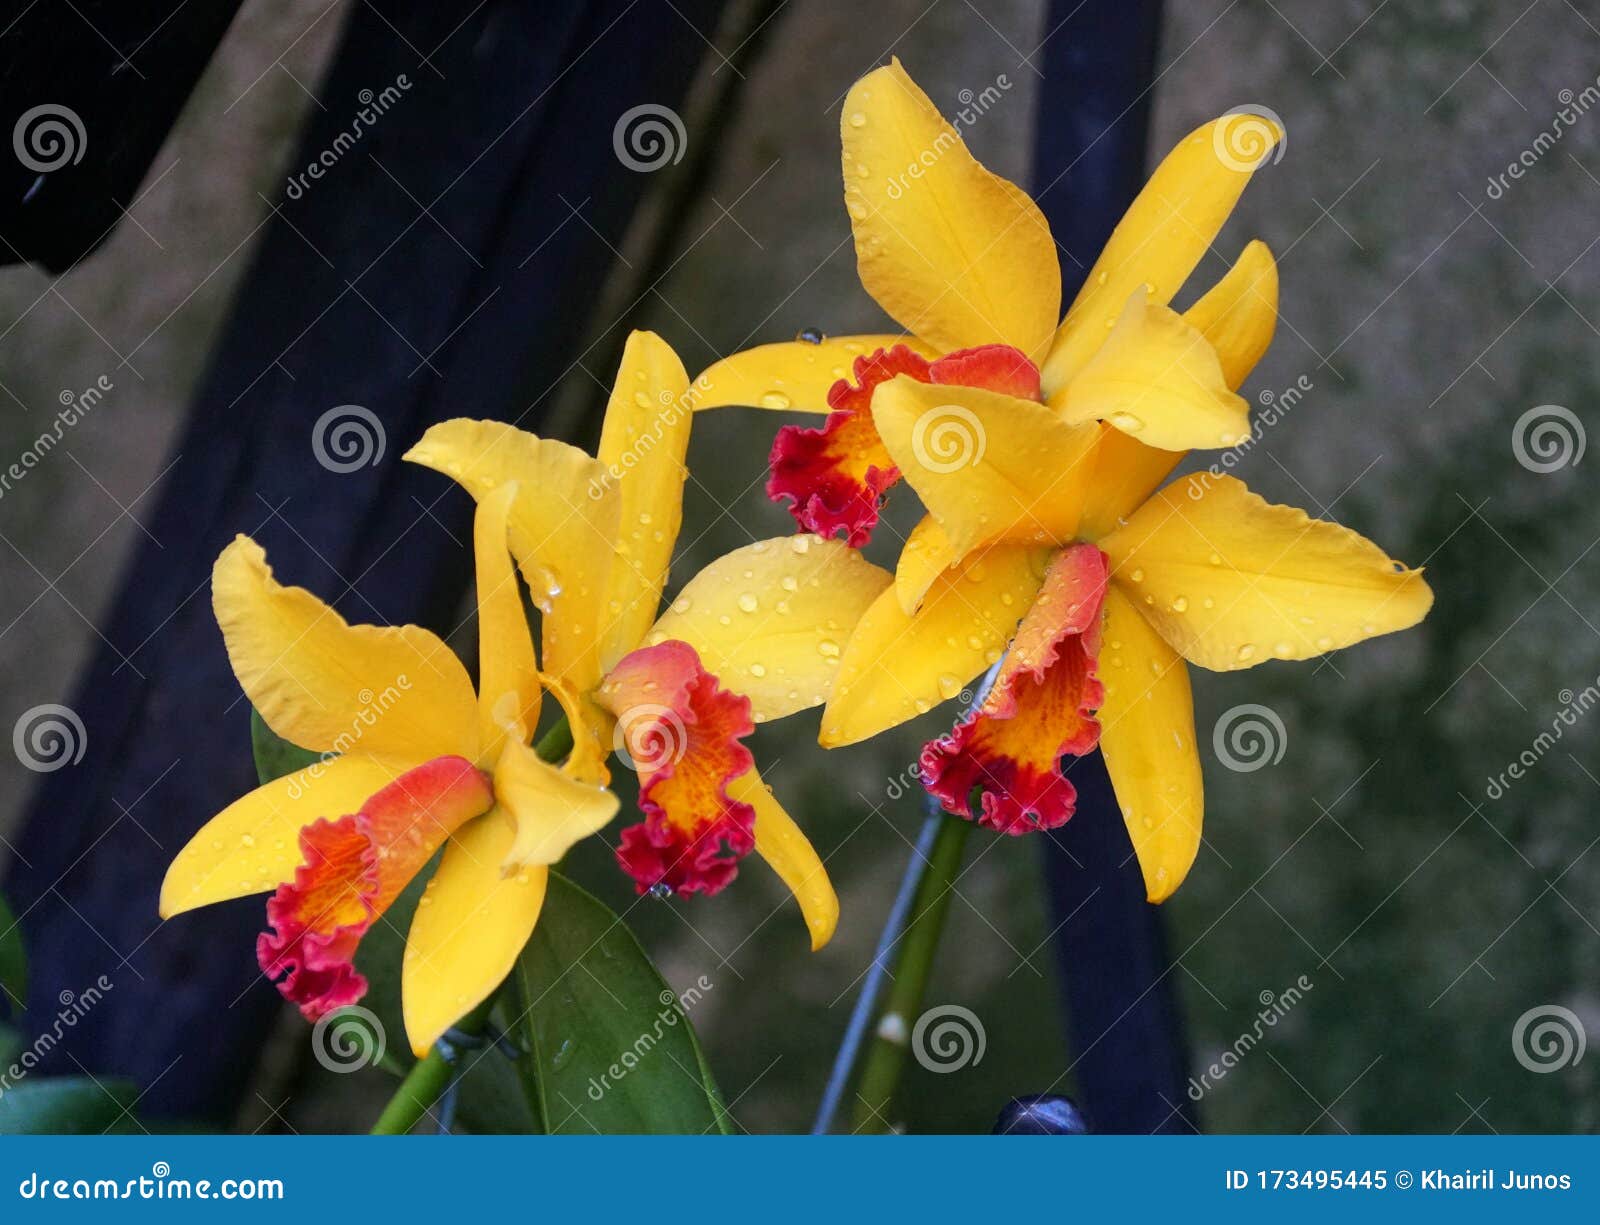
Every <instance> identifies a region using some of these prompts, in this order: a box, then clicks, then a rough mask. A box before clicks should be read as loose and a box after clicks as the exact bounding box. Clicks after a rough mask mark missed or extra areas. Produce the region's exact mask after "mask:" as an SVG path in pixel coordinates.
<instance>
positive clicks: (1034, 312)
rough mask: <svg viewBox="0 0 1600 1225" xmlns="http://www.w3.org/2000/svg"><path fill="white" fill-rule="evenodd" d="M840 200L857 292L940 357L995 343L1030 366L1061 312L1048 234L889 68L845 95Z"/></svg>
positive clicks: (902, 75) (901, 72)
mask: <svg viewBox="0 0 1600 1225" xmlns="http://www.w3.org/2000/svg"><path fill="white" fill-rule="evenodd" d="M839 130H840V134H841V137H842V140H843V147H844V159H843V160H844V201H845V208H846V209H847V210H848V211H849V213H850V228H851V229H852V230H853V231H854V233H855V245H856V263H857V266H858V268H859V270H860V274H861V284H862V285H863V286H864V287H865V288H866V291H867V292H868V293H869V294H871V295H872V296H873V298H875V299H876V300H877V302H878V305H880V306H882V307H883V309H884V310H886V311H888V312H889V314H890V315H891V316H892V317H893V318H894V319H895V320H896V321H897V322H898V323H899V324H900V325H901V326H902V327H904V328H906V329H907V330H908V331H910V332H913V333H915V334H916V335H918V336H920V337H921V338H922V339H923V340H925V341H928V342H929V343H930V344H933V345H935V346H937V347H938V348H939V349H940V350H942V351H944V352H949V351H950V350H952V349H964V348H969V347H971V346H973V345H981V344H990V343H1002V344H1008V345H1011V346H1012V347H1014V348H1017V349H1021V350H1022V351H1023V352H1024V353H1026V354H1027V355H1028V357H1029V358H1030V359H1032V360H1033V361H1034V362H1035V363H1037V362H1039V361H1040V360H1041V359H1042V358H1043V356H1044V353H1045V350H1046V348H1047V347H1048V345H1049V344H1050V339H1051V336H1052V334H1053V333H1054V331H1055V327H1056V321H1057V320H1058V319H1059V317H1060V313H1061V267H1060V264H1059V262H1058V261H1057V258H1056V248H1055V241H1054V240H1053V239H1052V238H1051V237H1050V226H1049V223H1048V222H1046V221H1045V218H1044V214H1043V213H1041V212H1040V211H1039V208H1038V206H1037V205H1035V204H1034V202H1033V201H1032V200H1031V199H1029V198H1028V195H1027V193H1026V192H1024V191H1023V190H1022V189H1021V188H1020V187H1018V186H1016V184H1014V183H1009V182H1007V181H1006V180H1005V179H1002V178H1001V177H1000V176H999V175H996V174H992V173H990V172H989V171H988V170H985V169H984V168H983V166H981V165H980V164H979V163H978V161H977V159H975V158H974V157H973V156H972V154H971V153H969V152H968V151H967V147H966V145H965V144H963V143H962V140H961V137H960V136H959V135H957V134H956V131H955V129H954V128H952V127H951V126H950V125H949V124H948V123H946V122H945V121H944V119H943V118H942V117H941V116H940V114H939V112H938V110H937V108H935V106H934V105H933V103H932V102H930V101H929V100H928V96H927V95H926V94H925V93H923V92H922V90H921V89H919V88H917V85H916V83H915V82H914V81H912V79H911V78H910V77H909V76H907V75H906V71H905V69H904V68H902V67H901V66H900V61H899V60H894V61H893V62H891V63H890V64H889V65H887V66H886V67H883V68H879V69H876V70H874V71H873V72H869V73H868V74H867V75H866V76H864V77H862V78H861V79H860V80H859V81H857V82H856V83H855V85H853V86H852V87H851V89H850V92H849V93H848V94H847V95H846V96H845V100H844V110H843V112H842V114H841V120H840V128H839Z"/></svg>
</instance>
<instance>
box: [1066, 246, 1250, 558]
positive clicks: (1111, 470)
mask: <svg viewBox="0 0 1600 1225" xmlns="http://www.w3.org/2000/svg"><path fill="white" fill-rule="evenodd" d="M1183 317H1184V320H1185V321H1186V322H1187V323H1189V324H1190V325H1191V326H1193V327H1195V328H1197V329H1199V331H1200V333H1201V335H1203V336H1204V337H1205V338H1206V340H1207V341H1209V342H1210V344H1211V347H1212V348H1214V349H1215V350H1216V351H1217V360H1218V362H1219V363H1220V365H1221V367H1222V377H1223V381H1224V382H1226V383H1227V385H1228V386H1229V387H1230V388H1232V389H1234V390H1237V389H1238V388H1239V386H1240V385H1241V384H1242V383H1243V382H1244V381H1245V379H1246V378H1248V377H1249V375H1250V371H1251V370H1253V369H1255V364H1256V362H1258V361H1260V360H1261V356H1262V354H1264V353H1265V352H1266V351H1267V346H1268V345H1270V344H1271V343H1272V333H1273V330H1274V329H1275V328H1276V327H1277V323H1278V266H1277V264H1275V263H1274V262H1273V259H1272V252H1271V251H1269V250H1267V244H1266V243H1264V242H1259V241H1258V242H1252V243H1250V244H1249V245H1248V246H1246V247H1245V249H1244V253H1243V254H1242V255H1240V256H1239V258H1238V260H1237V261H1236V262H1235V263H1234V265H1233V267H1232V268H1231V269H1229V270H1228V275H1227V276H1225V277H1223V278H1222V280H1220V281H1218V282H1217V283H1216V284H1215V285H1214V286H1212V287H1211V289H1210V291H1209V292H1207V293H1206V295H1205V296H1204V297H1203V298H1201V299H1200V300H1199V301H1198V302H1196V303H1195V304H1194V305H1193V306H1191V307H1190V308H1189V309H1188V310H1187V311H1185V312H1184V315H1183ZM1185 454H1187V452H1184V451H1162V450H1158V449H1157V448H1155V447H1151V446H1146V445H1145V444H1144V443H1142V442H1139V441H1138V440H1137V439H1135V438H1134V437H1132V436H1131V435H1129V434H1124V433H1123V432H1122V431H1121V430H1118V429H1115V428H1113V427H1111V426H1106V427H1104V428H1103V429H1102V430H1101V435H1100V440H1099V442H1098V443H1096V445H1095V455H1094V463H1093V467H1092V470H1091V473H1090V477H1089V489H1088V492H1087V494H1086V495H1085V497H1084V507H1083V521H1082V523H1081V524H1080V525H1079V528H1078V530H1079V534H1080V535H1082V537H1083V538H1084V539H1085V540H1098V539H1099V538H1100V537H1101V536H1104V535H1105V534H1106V533H1107V532H1109V531H1111V530H1112V529H1113V528H1115V527H1116V526H1117V523H1118V521H1120V520H1122V519H1124V518H1126V517H1127V516H1128V515H1131V514H1132V513H1133V512H1134V511H1135V510H1136V509H1137V508H1138V507H1139V506H1141V505H1142V504H1143V503H1144V500H1145V499H1146V498H1148V497H1149V496H1150V495H1151V494H1152V493H1153V492H1154V491H1155V490H1156V488H1157V487H1158V486H1159V485H1160V484H1161V482H1162V481H1164V480H1166V479H1167V476H1168V474H1169V473H1171V471H1172V470H1173V469H1174V468H1176V467H1177V466H1178V463H1179V462H1180V461H1181V460H1182V459H1183V457H1184V455H1185Z"/></svg>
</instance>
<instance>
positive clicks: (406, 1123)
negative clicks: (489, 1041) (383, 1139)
mask: <svg viewBox="0 0 1600 1225" xmlns="http://www.w3.org/2000/svg"><path fill="white" fill-rule="evenodd" d="M499 993H500V988H498V987H496V988H495V989H494V990H493V991H491V992H490V993H489V998H488V999H486V1000H484V1001H483V1003H481V1004H479V1005H478V1006H477V1007H476V1008H474V1009H473V1010H472V1011H471V1012H469V1013H467V1015H466V1016H464V1017H462V1018H461V1020H459V1021H457V1022H456V1026H455V1027H456V1029H458V1030H460V1031H461V1032H462V1033H464V1034H472V1035H477V1034H478V1033H479V1032H480V1031H482V1029H483V1027H484V1025H485V1024H486V1023H487V1022H488V1020H489V1011H490V1010H491V1009H492V1008H493V1007H494V1001H495V996H497V995H499ZM458 1071H459V1069H458V1068H457V1067H456V1066H455V1063H454V1061H453V1060H452V1059H451V1058H449V1057H447V1056H446V1055H445V1054H444V1052H443V1051H442V1050H441V1049H440V1047H439V1046H438V1044H435V1045H434V1048H433V1049H432V1050H431V1051H429V1052H428V1053H427V1055H426V1056H424V1057H423V1058H421V1059H419V1060H417V1062H416V1063H414V1064H412V1065H411V1071H409V1072H407V1073H406V1075H405V1079H404V1080H402V1081H401V1082H400V1087H399V1088H398V1089H396V1090H395V1091H394V1096H393V1097H391V1098H390V1099H389V1104H388V1105H387V1106H385V1107H384V1108H383V1113H382V1114H381V1115H379V1116H378V1121H377V1122H376V1123H374V1124H373V1125H372V1132H371V1134H372V1135H374V1136H403V1135H405V1134H406V1133H407V1132H408V1131H410V1130H411V1129H412V1128H413V1127H415V1126H416V1124H417V1120H418V1119H420V1118H422V1116H423V1115H425V1114H426V1113H427V1112H428V1111H429V1110H430V1109H432V1108H433V1104H434V1103H435V1102H437V1101H438V1100H439V1099H440V1098H441V1097H442V1096H444V1091H445V1090H446V1089H448V1088H449V1087H450V1082H451V1081H453V1080H454V1079H455V1078H456V1075H457V1073H458Z"/></svg>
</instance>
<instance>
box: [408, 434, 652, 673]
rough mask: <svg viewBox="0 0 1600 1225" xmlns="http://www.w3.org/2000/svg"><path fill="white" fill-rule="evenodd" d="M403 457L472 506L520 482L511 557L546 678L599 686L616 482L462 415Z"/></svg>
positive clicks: (553, 446)
mask: <svg viewBox="0 0 1600 1225" xmlns="http://www.w3.org/2000/svg"><path fill="white" fill-rule="evenodd" d="M405 458H406V459H408V460H410V461H411V462H412V463H415V464H422V465H423V466H424V467H427V468H432V469H434V471H436V472H442V473H444V474H445V475H446V476H448V477H450V478H452V479H453V480H455V481H456V482H457V483H459V484H460V485H461V486H462V487H463V488H465V489H466V490H467V492H468V493H470V494H471V495H472V496H473V497H474V498H479V499H481V498H483V497H484V496H485V495H487V494H489V493H491V492H493V491H494V490H495V489H497V488H498V487H499V486H501V485H503V484H505V483H506V482H507V481H516V482H517V484H518V485H519V487H520V491H521V492H520V493H519V495H518V497H517V500H516V504H515V505H514V506H513V507H512V508H511V551H512V552H513V553H514V554H515V555H516V558H517V563H518V565H520V566H521V568H522V574H523V577H524V578H525V579H527V581H528V586H529V587H530V588H531V589H532V591H533V598H534V602H535V603H536V604H537V605H538V606H539V608H540V610H541V611H542V612H543V613H544V618H543V625H542V627H541V636H542V638H543V642H544V651H543V656H542V658H543V660H544V666H545V670H546V671H549V672H553V673H555V674H556V675H557V676H562V677H565V678H567V679H568V680H570V681H572V682H573V684H575V685H577V686H578V688H580V689H589V688H592V687H593V685H594V683H595V682H596V681H597V680H599V679H600V649H599V646H600V644H599V634H600V624H601V616H600V614H601V610H602V609H603V608H604V607H605V599H606V586H607V582H608V575H609V572H610V568H611V558H612V555H613V553H614V550H615V547H616V538H617V526H618V514H619V508H620V505H621V501H622V499H621V493H620V491H619V489H618V488H617V480H616V478H615V477H614V476H613V475H611V474H609V473H608V472H607V470H606V467H605V465H604V464H602V463H601V462H600V461H599V460H597V459H593V458H591V457H590V456H588V455H585V454H584V453H583V452H582V451H580V450H578V448H576V447H571V446H568V445H567V444H566V443H564V442H555V441H553V440H551V439H548V438H540V437H539V436H538V435H536V434H530V433H528V432H527V431H526V430H519V429H518V428H517V427H516V426H514V425H507V424H506V423H505V422H503V421H473V420H470V419H468V418H465V417H458V418H456V419H454V420H452V421H441V422H440V423H439V424H438V425H435V426H431V427H429V429H428V432H427V433H425V434H424V435H423V436H422V439H421V441H420V442H418V443H417V445H416V446H414V447H412V448H411V450H409V451H408V452H406V455H405Z"/></svg>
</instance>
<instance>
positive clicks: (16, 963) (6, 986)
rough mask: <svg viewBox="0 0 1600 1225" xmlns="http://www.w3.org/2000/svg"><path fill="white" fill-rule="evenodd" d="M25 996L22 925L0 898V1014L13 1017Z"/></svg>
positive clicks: (25, 964)
mask: <svg viewBox="0 0 1600 1225" xmlns="http://www.w3.org/2000/svg"><path fill="white" fill-rule="evenodd" d="M27 998H28V955H27V953H26V952H25V951H24V949H23V947H22V927H21V925H19V924H18V922H17V919H16V916H15V915H13V914H12V913H11V909H10V907H8V906H7V905H6V900H5V898H3V897H0V1015H3V1014H5V1013H7V1012H9V1013H10V1014H11V1015H12V1016H16V1015H17V1014H18V1013H20V1012H21V1011H22V1006H23V1002H24V1001H25V1000H26V999H27Z"/></svg>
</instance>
